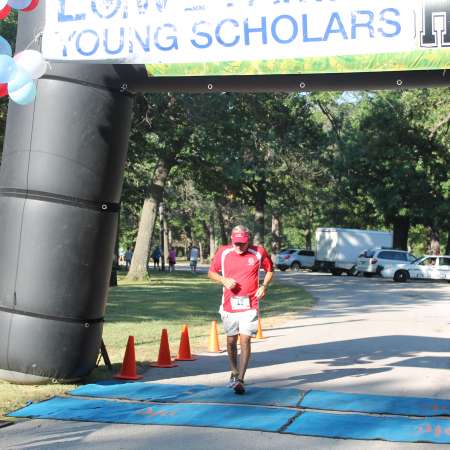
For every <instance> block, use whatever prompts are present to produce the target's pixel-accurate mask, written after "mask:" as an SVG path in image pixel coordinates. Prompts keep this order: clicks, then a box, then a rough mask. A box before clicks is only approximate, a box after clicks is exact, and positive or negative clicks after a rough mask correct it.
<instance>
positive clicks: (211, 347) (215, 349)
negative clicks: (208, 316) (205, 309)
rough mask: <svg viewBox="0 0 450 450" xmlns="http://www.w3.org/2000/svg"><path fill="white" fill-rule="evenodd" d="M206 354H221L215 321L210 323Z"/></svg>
mask: <svg viewBox="0 0 450 450" xmlns="http://www.w3.org/2000/svg"><path fill="white" fill-rule="evenodd" d="M208 352H210V353H222V352H223V350H220V347H219V330H218V328H217V321H216V320H213V321H212V322H211V331H210V333H209V339H208Z"/></svg>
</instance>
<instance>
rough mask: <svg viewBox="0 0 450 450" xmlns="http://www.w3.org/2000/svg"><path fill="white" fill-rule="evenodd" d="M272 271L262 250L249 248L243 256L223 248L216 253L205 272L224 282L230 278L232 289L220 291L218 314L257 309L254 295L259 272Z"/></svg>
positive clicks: (224, 246) (268, 259)
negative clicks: (232, 280)
mask: <svg viewBox="0 0 450 450" xmlns="http://www.w3.org/2000/svg"><path fill="white" fill-rule="evenodd" d="M260 268H262V269H264V271H265V272H272V271H273V264H272V260H271V259H270V256H269V255H268V253H267V251H266V250H265V249H264V248H263V247H259V246H250V247H249V248H248V249H247V251H246V252H245V253H243V254H241V255H240V254H238V253H236V252H235V251H234V249H233V246H232V245H223V246H222V247H220V248H219V250H217V253H216V254H215V255H214V258H213V260H212V262H211V266H210V268H209V270H210V272H216V273H221V275H222V276H224V277H226V278H233V279H234V280H235V281H236V286H235V287H234V288H233V289H226V288H225V286H224V288H223V296H222V305H221V307H220V309H221V310H223V311H227V312H241V311H246V310H248V309H256V310H257V309H258V299H257V298H256V296H255V294H256V291H257V290H258V285H259V269H260Z"/></svg>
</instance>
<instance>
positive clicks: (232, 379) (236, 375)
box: [227, 372, 239, 388]
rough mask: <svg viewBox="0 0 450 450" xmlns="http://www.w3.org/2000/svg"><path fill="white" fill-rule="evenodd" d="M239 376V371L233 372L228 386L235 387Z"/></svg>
mask: <svg viewBox="0 0 450 450" xmlns="http://www.w3.org/2000/svg"><path fill="white" fill-rule="evenodd" d="M238 377H239V374H238V373H233V372H231V375H230V381H228V385H227V386H228V387H229V388H232V387H234V385H235V383H236V381H237V380H238Z"/></svg>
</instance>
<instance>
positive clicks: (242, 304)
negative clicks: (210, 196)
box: [230, 295, 250, 311]
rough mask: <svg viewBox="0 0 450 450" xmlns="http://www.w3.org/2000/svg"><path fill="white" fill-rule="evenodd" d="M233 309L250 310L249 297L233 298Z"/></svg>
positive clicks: (231, 300)
mask: <svg viewBox="0 0 450 450" xmlns="http://www.w3.org/2000/svg"><path fill="white" fill-rule="evenodd" d="M230 302H231V309H232V310H233V311H234V310H243V309H250V299H249V298H248V297H247V296H242V297H239V296H237V295H235V296H233V297H231V299H230Z"/></svg>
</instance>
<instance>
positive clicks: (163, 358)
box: [150, 328, 177, 368]
mask: <svg viewBox="0 0 450 450" xmlns="http://www.w3.org/2000/svg"><path fill="white" fill-rule="evenodd" d="M150 365H151V366H153V367H164V368H166V367H175V366H177V364H174V363H173V362H172V358H171V357H170V348H169V337H168V335H167V330H166V329H165V328H163V330H162V332H161V343H160V345H159V355H158V361H157V362H156V363H152V364H150Z"/></svg>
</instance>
